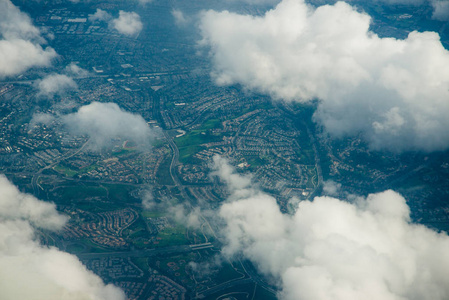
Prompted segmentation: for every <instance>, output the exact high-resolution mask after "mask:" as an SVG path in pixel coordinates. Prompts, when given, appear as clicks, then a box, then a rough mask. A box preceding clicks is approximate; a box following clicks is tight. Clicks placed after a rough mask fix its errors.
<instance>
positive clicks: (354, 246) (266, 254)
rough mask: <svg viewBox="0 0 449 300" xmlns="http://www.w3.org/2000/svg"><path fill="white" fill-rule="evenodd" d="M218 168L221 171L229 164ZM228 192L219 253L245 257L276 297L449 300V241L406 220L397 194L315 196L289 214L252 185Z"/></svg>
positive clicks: (404, 207) (301, 299)
mask: <svg viewBox="0 0 449 300" xmlns="http://www.w3.org/2000/svg"><path fill="white" fill-rule="evenodd" d="M216 160H219V161H220V159H216ZM220 163H221V166H218V168H219V170H220V168H222V167H223V166H225V167H226V168H228V167H229V166H226V165H225V163H226V162H224V163H223V161H222V160H221V161H220ZM217 174H221V176H223V175H224V177H223V178H222V179H224V180H225V181H226V182H234V180H232V181H229V174H231V175H232V176H238V175H236V174H235V173H233V172H231V173H229V172H228V171H225V172H218V173H217ZM226 174H228V175H226ZM234 178H235V177H234ZM248 179H249V178H247V177H242V180H243V181H245V182H247V181H248ZM243 190H245V191H243ZM230 192H231V194H232V198H233V200H231V201H228V202H226V203H224V204H223V205H222V206H221V208H220V210H219V215H220V217H221V218H222V220H224V222H225V226H223V230H222V234H223V235H224V237H225V246H224V248H223V251H222V252H223V253H224V254H225V255H226V256H228V257H233V256H235V255H243V256H244V257H245V258H247V259H250V260H251V261H252V262H253V263H254V264H255V265H256V266H257V267H258V269H259V270H260V271H261V272H263V273H264V274H266V275H269V276H270V277H272V278H274V281H275V282H278V284H279V287H280V288H281V292H280V295H279V296H280V298H281V299H294V300H308V299H310V300H316V299H320V300H326V299H329V300H331V299H332V300H339V299H346V300H351V299H354V300H355V299H379V300H385V299H389V300H404V299H409V300H414V299H416V300H418V299H420V300H422V299H429V300H430V299H432V300H434V299H440V300H443V299H448V297H449V278H448V277H447V276H446V275H445V274H446V273H447V270H448V267H449V254H448V253H447V249H448V247H449V237H448V236H447V234H446V233H437V232H435V231H433V230H430V229H428V228H427V227H425V226H422V225H418V224H413V223H411V221H410V210H409V207H408V206H407V204H406V201H405V199H404V198H403V197H402V196H401V195H399V194H397V193H396V192H393V191H391V190H389V191H385V192H382V193H377V194H371V195H368V197H366V198H363V197H359V198H356V199H355V200H354V201H353V202H352V203H350V202H346V201H342V200H339V199H336V198H332V197H316V198H315V199H314V200H313V202H311V201H302V202H300V203H299V204H298V207H297V210H296V213H294V214H293V215H286V214H283V213H282V212H281V211H280V210H279V207H278V205H277V203H276V199H274V198H273V197H271V196H269V195H267V194H265V193H263V192H261V191H259V190H257V189H255V188H253V187H252V186H251V185H247V186H246V187H242V188H241V189H240V190H239V189H238V188H236V186H235V185H234V186H231V187H230Z"/></svg>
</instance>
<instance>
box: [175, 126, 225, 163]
mask: <svg viewBox="0 0 449 300" xmlns="http://www.w3.org/2000/svg"><path fill="white" fill-rule="evenodd" d="M218 128H221V121H220V120H219V119H210V120H207V121H206V122H205V123H204V124H203V125H202V126H201V127H200V128H199V129H195V130H192V131H190V132H189V133H187V134H186V135H184V136H181V137H178V138H175V143H176V145H177V146H178V148H179V161H180V162H182V163H189V162H192V159H193V156H194V155H195V154H196V153H198V152H200V151H201V150H203V149H205V148H204V147H202V146H201V145H203V144H207V143H213V142H220V141H222V140H223V136H222V135H221V134H218V133H214V132H213V130H214V129H218Z"/></svg>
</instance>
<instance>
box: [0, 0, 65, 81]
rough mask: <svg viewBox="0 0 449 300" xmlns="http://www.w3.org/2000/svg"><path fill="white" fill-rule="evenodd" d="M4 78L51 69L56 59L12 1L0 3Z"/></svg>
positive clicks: (0, 73) (0, 53)
mask: <svg viewBox="0 0 449 300" xmlns="http://www.w3.org/2000/svg"><path fill="white" fill-rule="evenodd" d="M0 37H1V39H0V77H5V76H11V75H16V74H19V73H22V72H24V71H26V70H27V69H29V68H32V67H40V66H49V65H50V64H51V60H52V59H53V58H54V57H56V52H55V51H54V50H53V49H52V48H51V47H46V48H43V47H42V46H41V44H43V43H45V40H44V39H43V38H42V37H41V36H40V32H39V30H38V29H37V28H36V27H34V26H33V24H32V23H31V20H30V18H29V17H28V16H27V15H26V14H24V13H22V12H21V11H20V10H19V9H18V8H17V7H16V6H14V5H13V4H12V3H11V1H10V0H3V1H0Z"/></svg>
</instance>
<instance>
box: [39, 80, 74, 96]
mask: <svg viewBox="0 0 449 300" xmlns="http://www.w3.org/2000/svg"><path fill="white" fill-rule="evenodd" d="M36 87H37V88H38V89H39V93H38V95H39V96H45V97H53V96H54V95H56V94H63V93H65V92H67V91H70V90H76V89H77V88H78V85H77V84H76V82H75V81H74V80H73V79H72V78H71V77H69V76H67V75H62V74H50V75H48V76H46V77H45V78H43V79H41V80H38V81H36Z"/></svg>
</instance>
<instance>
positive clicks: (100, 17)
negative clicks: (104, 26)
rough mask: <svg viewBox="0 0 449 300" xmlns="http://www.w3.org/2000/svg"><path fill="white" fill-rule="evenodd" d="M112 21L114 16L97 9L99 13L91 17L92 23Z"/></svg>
mask: <svg viewBox="0 0 449 300" xmlns="http://www.w3.org/2000/svg"><path fill="white" fill-rule="evenodd" d="M111 19H112V16H111V15H110V14H109V13H108V12H107V11H105V10H102V9H100V8H97V11H96V12H95V13H94V14H91V15H89V21H90V22H97V21H103V22H108V21H110V20H111Z"/></svg>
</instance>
